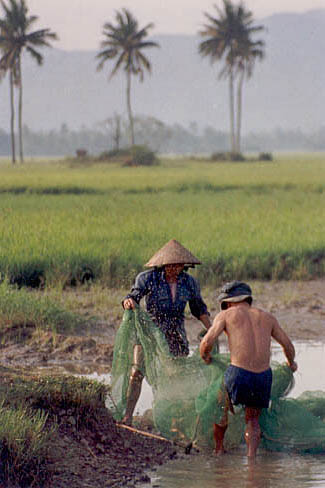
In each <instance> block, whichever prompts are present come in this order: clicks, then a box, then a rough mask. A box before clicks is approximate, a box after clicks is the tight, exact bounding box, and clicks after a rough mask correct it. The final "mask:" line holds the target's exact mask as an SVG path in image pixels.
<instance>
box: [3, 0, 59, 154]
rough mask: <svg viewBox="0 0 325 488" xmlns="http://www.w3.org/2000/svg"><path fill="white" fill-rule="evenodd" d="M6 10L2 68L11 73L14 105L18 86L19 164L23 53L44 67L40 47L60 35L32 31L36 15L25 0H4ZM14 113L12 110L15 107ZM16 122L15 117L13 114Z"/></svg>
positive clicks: (4, 9) (21, 148)
mask: <svg viewBox="0 0 325 488" xmlns="http://www.w3.org/2000/svg"><path fill="white" fill-rule="evenodd" d="M0 4H1V6H2V9H3V11H4V18H2V19H0V49H1V51H2V56H1V59H0V69H1V68H2V69H4V70H9V71H10V85H11V90H12V96H11V99H12V105H13V84H16V85H17V86H18V90H19V102H18V103H19V105H18V129H19V149H20V161H21V162H23V161H24V154H23V136H22V111H23V79H22V65H21V61H22V53H23V51H24V50H26V52H27V53H28V54H30V55H31V56H32V58H33V59H34V60H35V61H36V62H37V64H38V65H41V64H43V56H42V55H41V54H40V53H39V51H38V48H43V47H51V44H50V43H49V40H54V39H57V35H56V34H55V33H54V32H51V30H50V29H48V28H46V29H40V30H35V31H32V32H31V29H32V27H33V25H34V24H35V22H36V21H37V20H38V17H37V16H36V15H28V7H27V5H26V2H25V0H8V4H6V3H5V2H4V0H1V2H0ZM12 110H13V107H12ZM12 119H13V114H12Z"/></svg>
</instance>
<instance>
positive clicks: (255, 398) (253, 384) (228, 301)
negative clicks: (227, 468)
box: [200, 281, 297, 457]
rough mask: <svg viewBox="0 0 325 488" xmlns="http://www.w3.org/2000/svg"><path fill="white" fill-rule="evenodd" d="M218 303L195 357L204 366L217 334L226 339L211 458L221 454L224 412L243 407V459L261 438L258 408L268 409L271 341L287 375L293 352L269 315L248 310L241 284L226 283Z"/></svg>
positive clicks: (247, 291)
mask: <svg viewBox="0 0 325 488" xmlns="http://www.w3.org/2000/svg"><path fill="white" fill-rule="evenodd" d="M218 300H219V302H220V305H221V312H220V313H219V314H218V315H216V317H215V319H214V321H213V324H212V327H211V328H210V329H209V331H208V332H207V334H206V335H205V336H204V338H203V340H202V341H201V344H200V354H201V357H202V359H203V360H204V361H205V362H206V363H207V364H209V363H210V362H211V359H212V358H211V354H210V353H211V351H212V348H213V346H214V343H215V341H216V340H217V339H218V337H219V336H220V334H222V332H225V333H226V335H227V339H228V345H229V350H230V366H229V367H228V368H227V370H226V372H225V376H224V383H225V388H226V392H225V404H226V408H225V411H224V416H223V418H222V419H221V421H220V422H219V424H214V426H213V431H214V439H215V449H216V453H217V454H222V453H223V452H224V449H223V439H224V435H225V432H226V429H227V426H228V410H229V409H231V407H232V404H234V405H239V404H240V405H243V406H244V407H245V422H246V430H245V441H246V444H247V455H248V457H255V455H256V450H257V448H258V445H259V440H260V436H261V430H260V426H259V417H260V414H261V412H262V409H263V408H268V405H269V401H270V394H271V386H272V371H271V368H270V357H271V339H272V338H273V339H275V340H276V341H277V342H278V343H279V344H280V345H281V346H282V348H283V352H284V354H285V356H286V358H287V364H288V367H289V368H290V369H291V370H292V371H293V372H294V371H296V369H297V364H296V362H295V348H294V346H293V344H292V342H291V341H290V339H289V337H288V336H287V334H286V333H285V332H284V330H283V329H282V328H281V327H280V325H279V323H278V321H277V319H276V318H275V317H274V316H273V315H271V314H270V313H268V312H265V311H264V310H261V309H260V308H256V307H253V306H252V301H253V297H252V290H251V288H250V286H249V285H247V283H244V282H242V281H231V282H229V283H226V284H225V285H224V286H223V287H222V289H221V293H220V295H219V297H218Z"/></svg>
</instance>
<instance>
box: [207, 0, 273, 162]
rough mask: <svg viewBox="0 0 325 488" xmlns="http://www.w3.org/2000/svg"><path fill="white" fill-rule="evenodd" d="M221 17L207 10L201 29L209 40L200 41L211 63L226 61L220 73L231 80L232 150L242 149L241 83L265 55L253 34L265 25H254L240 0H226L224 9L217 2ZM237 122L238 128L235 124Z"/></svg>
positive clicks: (224, 0)
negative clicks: (237, 2)
mask: <svg viewBox="0 0 325 488" xmlns="http://www.w3.org/2000/svg"><path fill="white" fill-rule="evenodd" d="M215 8H216V10H217V13H218V17H213V16H212V15H209V14H208V13H205V17H206V18H207V19H208V21H209V22H208V23H207V24H206V25H205V26H204V29H203V30H202V31H201V32H200V35H201V36H202V37H205V38H206V40H204V41H202V42H201V43H200V45H199V52H200V54H201V55H202V56H207V57H209V58H210V61H211V63H214V62H216V61H224V66H223V68H222V70H221V72H220V74H219V77H220V78H228V80H229V109H230V147H231V152H233V153H235V152H239V151H240V126H241V104H242V86H243V81H244V78H245V75H246V76H247V77H250V76H251V75H252V71H253V66H254V62H255V60H256V59H257V58H260V59H261V58H262V57H263V51H262V48H263V46H264V43H263V42H262V41H253V40H252V38H251V36H252V35H253V34H254V33H256V32H258V31H261V30H263V29H264V27H263V26H254V25H253V14H252V12H251V11H249V10H246V8H245V7H244V5H243V4H242V3H240V4H239V5H238V6H235V5H233V4H232V2H231V0H223V9H220V8H219V7H218V6H215ZM236 81H237V82H238V86H237V119H236V120H235V96H236V95H235V84H236ZM236 125H237V128H236Z"/></svg>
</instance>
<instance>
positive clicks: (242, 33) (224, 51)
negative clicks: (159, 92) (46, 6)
mask: <svg viewBox="0 0 325 488" xmlns="http://www.w3.org/2000/svg"><path fill="white" fill-rule="evenodd" d="M0 5H1V7H2V16H1V18H0V76H1V77H4V76H5V75H7V74H8V78H9V87H10V107H11V118H10V131H11V155H12V162H13V163H14V164H15V163H16V142H15V94H16V90H17V91H18V141H19V158H20V162H21V163H22V162H23V161H24V150H23V136H24V131H23V115H22V112H23V76H22V75H23V73H22V64H21V60H22V56H23V54H24V53H26V54H28V55H30V56H31V57H32V58H33V59H34V60H35V61H36V63H37V64H38V65H41V64H42V63H43V60H44V58H43V55H42V54H41V53H40V51H39V49H41V48H44V47H51V46H52V44H51V41H54V40H57V39H58V36H57V34H56V33H55V32H53V31H51V30H50V28H43V29H38V30H33V27H34V24H35V23H36V21H37V20H38V17H37V16H35V15H30V14H29V10H28V6H27V3H26V0H0ZM214 8H215V14H214V15H211V14H209V13H206V12H205V13H204V16H205V19H206V23H205V25H204V28H203V29H202V30H201V31H200V32H199V33H198V34H199V36H200V38H201V39H202V40H201V42H200V43H199V46H198V50H199V53H200V54H201V55H202V56H203V57H207V58H208V59H209V60H210V62H211V63H212V64H214V63H215V62H218V63H221V65H222V67H221V70H220V73H219V76H220V78H221V79H222V78H226V79H227V80H228V82H229V111H230V131H229V134H230V151H231V153H240V151H241V119H242V92H243V84H244V80H245V79H249V78H250V77H251V76H252V74H253V69H254V65H255V62H256V61H261V60H262V59H263V58H264V48H265V45H264V41H263V40H261V39H258V40H256V39H255V38H254V36H255V34H257V33H259V32H261V31H263V30H264V26H262V25H256V24H255V23H254V17H253V13H252V12H251V11H250V10H248V9H247V8H246V7H245V5H244V4H243V3H242V2H241V3H240V4H238V5H236V4H234V3H232V0H222V6H221V7H219V6H217V5H215V6H214ZM153 27H154V25H153V24H152V23H149V24H147V25H145V26H144V27H140V26H139V22H138V20H137V19H136V18H135V16H134V15H133V14H132V13H131V12H130V11H129V10H128V9H122V10H121V11H117V12H116V15H115V19H114V21H113V22H111V21H109V22H106V23H105V24H104V26H103V30H102V35H103V40H102V42H101V44H100V50H99V52H98V54H97V56H96V58H97V60H98V66H97V69H98V70H102V69H104V67H105V66H106V65H107V64H109V65H110V66H111V69H110V73H109V79H110V78H111V77H113V76H114V75H115V74H116V73H117V72H118V71H120V70H123V71H124V73H125V76H126V106H127V114H128V144H129V145H130V146H132V145H134V144H135V140H136V131H135V117H134V114H133V111H132V101H131V89H132V78H133V77H138V78H139V79H140V80H141V81H143V79H144V74H145V72H148V73H150V72H151V69H152V65H151V62H150V60H149V59H148V57H147V56H146V55H145V54H144V51H146V50H147V49H148V48H158V47H160V46H159V44H158V43H156V42H154V41H151V40H149V39H148V35H149V31H150V30H151V29H152V28H153ZM115 122H116V120H115ZM115 135H116V132H115Z"/></svg>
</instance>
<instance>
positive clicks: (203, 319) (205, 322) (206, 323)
mask: <svg viewBox="0 0 325 488" xmlns="http://www.w3.org/2000/svg"><path fill="white" fill-rule="evenodd" d="M199 319H200V321H201V322H202V324H203V325H204V327H205V328H206V329H207V330H209V329H210V327H211V321H210V315H208V314H203V315H200V317H199Z"/></svg>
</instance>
